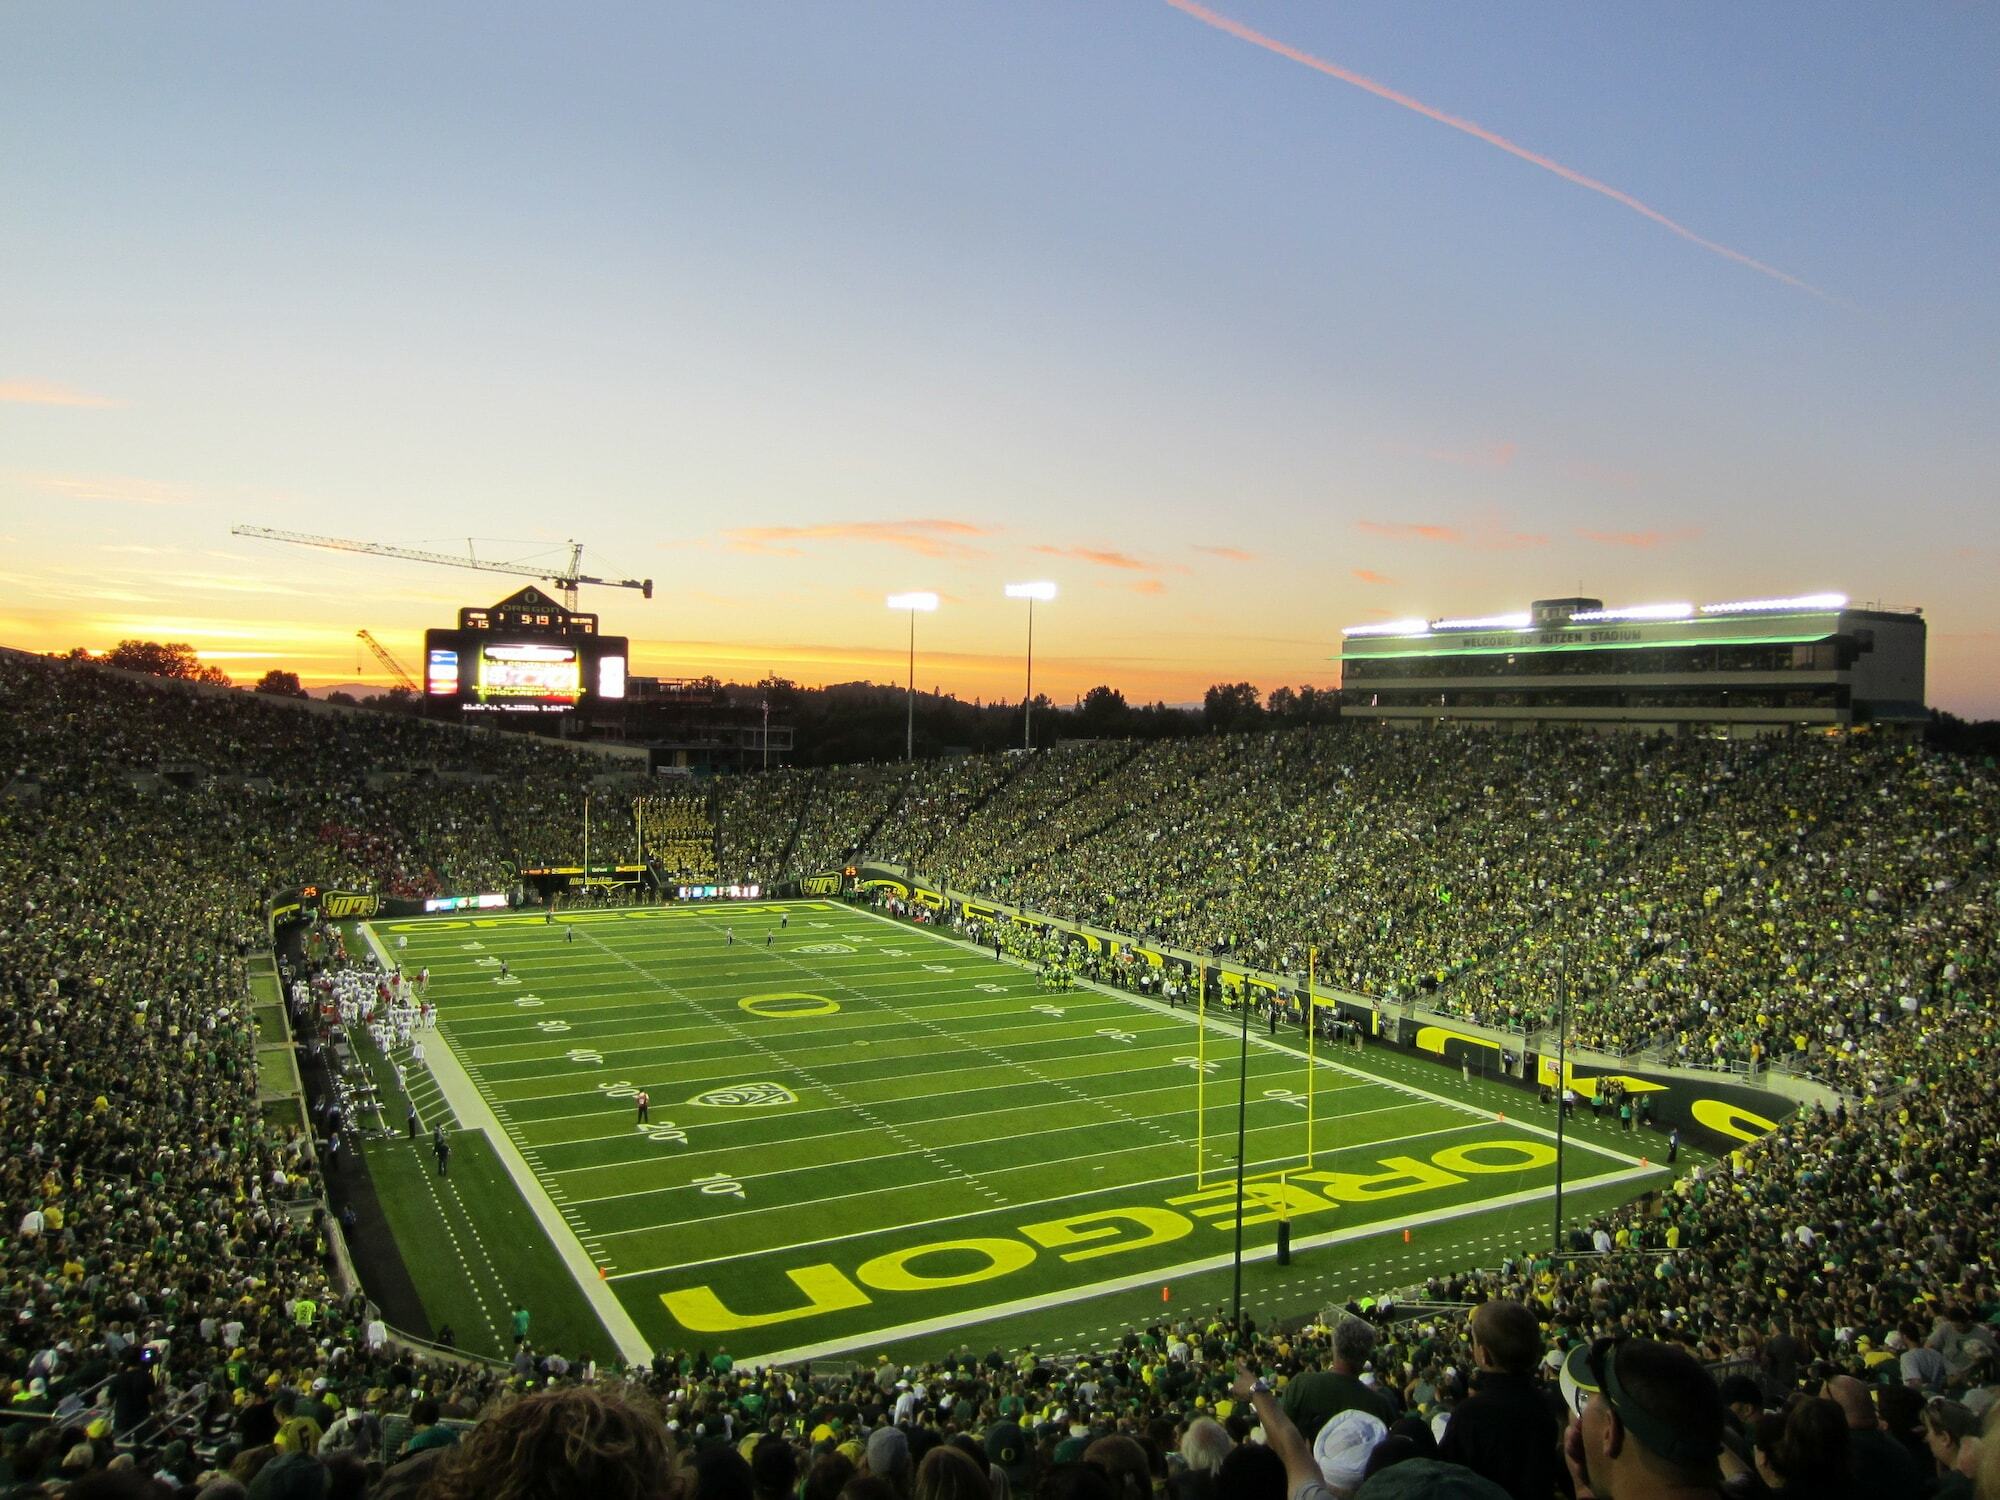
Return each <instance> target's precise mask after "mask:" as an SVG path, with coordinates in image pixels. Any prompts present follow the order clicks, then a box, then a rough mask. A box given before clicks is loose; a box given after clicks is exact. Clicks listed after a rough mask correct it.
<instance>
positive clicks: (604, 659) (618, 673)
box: [597, 656, 625, 698]
mask: <svg viewBox="0 0 2000 1500" xmlns="http://www.w3.org/2000/svg"><path fill="white" fill-rule="evenodd" d="M597 696H598V697H600V698H622V697H624V696H625V658H624V657H622V656H600V657H598V659H597Z"/></svg>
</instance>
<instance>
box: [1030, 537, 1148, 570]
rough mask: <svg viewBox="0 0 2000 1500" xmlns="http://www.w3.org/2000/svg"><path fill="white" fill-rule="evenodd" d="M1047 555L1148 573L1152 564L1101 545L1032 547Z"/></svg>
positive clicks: (1100, 566)
mask: <svg viewBox="0 0 2000 1500" xmlns="http://www.w3.org/2000/svg"><path fill="white" fill-rule="evenodd" d="M1034 550H1035V551H1037V552H1040V553H1042V554H1044V555H1045V556H1048V557H1071V558H1075V559H1076V560H1077V561H1078V562H1087V563H1090V564H1092V565H1093V566H1095V567H1099V568H1126V569H1129V570H1130V571H1132V572H1134V573H1149V572H1151V571H1152V568H1153V565H1152V564H1151V563H1147V562H1141V561H1140V560H1139V559H1138V558H1136V557H1133V556H1131V555H1130V554H1129V553H1125V552H1110V551H1106V550H1105V549H1103V548H1101V547H1051V546H1049V545H1047V544H1046V543H1044V544H1043V545H1041V546H1038V547H1036V548H1035V549H1034Z"/></svg>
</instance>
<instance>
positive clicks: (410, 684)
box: [354, 630, 424, 698]
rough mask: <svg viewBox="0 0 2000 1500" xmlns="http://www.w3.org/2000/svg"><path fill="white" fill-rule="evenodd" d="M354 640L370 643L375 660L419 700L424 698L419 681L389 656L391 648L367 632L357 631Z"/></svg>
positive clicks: (369, 646)
mask: <svg viewBox="0 0 2000 1500" xmlns="http://www.w3.org/2000/svg"><path fill="white" fill-rule="evenodd" d="M354 638H355V639H356V640H358V641H366V642H367V643H368V649H369V650H370V651H373V652H374V653H375V660H377V661H379V662H380V663H382V665H383V666H384V667H385V668H387V670H388V673H389V675H390V676H391V677H393V678H395V679H396V681H397V682H398V683H399V684H401V685H402V686H403V687H406V688H408V689H409V690H410V691H411V692H413V693H415V694H416V695H417V696H418V697H419V698H421V697H423V695H424V690H423V689H422V688H420V687H418V686H417V679H416V678H414V677H412V676H411V675H410V674H409V673H408V672H405V671H404V670H403V664H402V663H401V662H399V661H397V660H396V658H395V657H393V656H391V655H390V654H389V648H388V647H387V646H385V645H383V644H382V643H381V642H380V641H378V640H376V639H375V637H374V636H372V635H370V634H369V633H368V632H367V631H366V630H357V631H355V632H354Z"/></svg>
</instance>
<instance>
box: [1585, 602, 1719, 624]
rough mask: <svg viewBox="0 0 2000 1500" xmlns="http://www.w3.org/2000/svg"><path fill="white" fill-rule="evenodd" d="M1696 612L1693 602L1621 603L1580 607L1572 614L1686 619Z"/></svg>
mask: <svg viewBox="0 0 2000 1500" xmlns="http://www.w3.org/2000/svg"><path fill="white" fill-rule="evenodd" d="M1693 613H1694V606H1693V605H1692V604H1621V605H1620V606H1619V607H1618V608H1616V609H1580V610H1578V611H1577V612H1576V613H1575V614H1573V615H1571V616H1570V621H1571V623H1572V624H1574V623H1575V622H1576V621H1578V620H1582V621H1586V622H1587V621H1591V620H1685V619H1687V618H1688V617H1689V616H1690V615H1692V614H1693Z"/></svg>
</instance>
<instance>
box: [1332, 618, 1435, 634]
mask: <svg viewBox="0 0 2000 1500" xmlns="http://www.w3.org/2000/svg"><path fill="white" fill-rule="evenodd" d="M1340 633H1341V634H1342V635H1429V634H1430V633H1431V622H1430V621H1429V620H1390V621H1388V622H1386V623H1384V624H1381V625H1348V626H1345V627H1343V628H1342V630H1341V632H1340Z"/></svg>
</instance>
